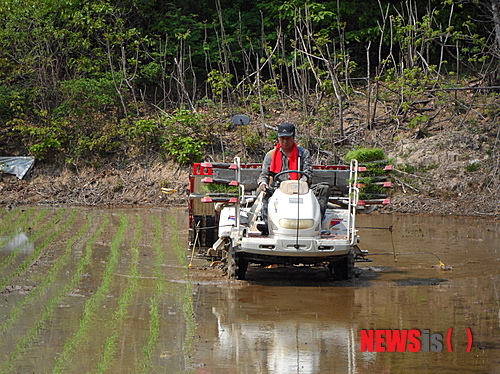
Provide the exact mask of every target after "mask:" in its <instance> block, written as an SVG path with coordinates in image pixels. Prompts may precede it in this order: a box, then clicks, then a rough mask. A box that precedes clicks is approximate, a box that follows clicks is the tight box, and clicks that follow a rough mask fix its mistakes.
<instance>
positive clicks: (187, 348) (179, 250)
mask: <svg viewBox="0 0 500 374" xmlns="http://www.w3.org/2000/svg"><path fill="white" fill-rule="evenodd" d="M169 223H170V225H172V228H173V230H172V231H173V233H172V243H173V246H174V250H175V252H176V254H177V258H178V260H179V262H180V263H181V265H182V266H183V267H184V268H185V269H186V273H188V272H189V268H188V266H187V261H186V256H185V251H184V250H183V246H182V245H181V244H180V243H179V234H178V232H179V228H178V226H177V222H176V221H175V219H174V218H173V217H169ZM192 295H193V284H192V283H191V281H190V280H188V282H187V286H186V290H185V293H184V300H183V301H184V302H183V307H184V315H185V317H186V320H187V325H188V332H187V337H186V343H185V345H184V354H185V355H186V357H190V353H191V344H192V342H193V340H194V334H195V330H196V324H195V321H194V308H193V300H192Z"/></svg>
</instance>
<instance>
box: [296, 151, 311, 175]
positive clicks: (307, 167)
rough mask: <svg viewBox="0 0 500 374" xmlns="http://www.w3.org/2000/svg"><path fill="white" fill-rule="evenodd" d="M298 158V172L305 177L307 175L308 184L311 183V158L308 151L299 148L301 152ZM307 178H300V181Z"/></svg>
mask: <svg viewBox="0 0 500 374" xmlns="http://www.w3.org/2000/svg"><path fill="white" fill-rule="evenodd" d="M299 156H300V170H301V171H303V172H304V174H305V175H307V177H308V180H309V182H312V178H313V163H312V157H311V154H310V153H309V151H308V150H307V149H305V148H301V152H300V153H299ZM307 177H304V176H302V177H300V179H301V180H306V179H307Z"/></svg>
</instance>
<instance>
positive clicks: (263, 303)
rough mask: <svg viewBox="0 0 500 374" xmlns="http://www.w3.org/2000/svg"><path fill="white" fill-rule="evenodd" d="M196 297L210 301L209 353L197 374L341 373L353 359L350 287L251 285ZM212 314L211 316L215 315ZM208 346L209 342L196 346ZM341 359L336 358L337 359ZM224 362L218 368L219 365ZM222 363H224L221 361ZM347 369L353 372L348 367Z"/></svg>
mask: <svg viewBox="0 0 500 374" xmlns="http://www.w3.org/2000/svg"><path fill="white" fill-rule="evenodd" d="M198 292H199V293H200V295H199V297H201V298H203V299H204V300H205V299H206V298H210V299H211V300H213V301H214V305H213V306H212V308H211V312H212V316H209V315H207V314H204V313H203V311H200V312H201V313H202V314H203V316H200V318H203V319H205V318H207V319H210V320H211V321H212V323H211V324H212V326H213V327H215V330H216V337H214V336H212V337H211V336H210V335H211V331H214V330H213V329H212V328H211V327H209V326H208V325H206V324H205V323H204V324H203V325H202V327H201V330H202V332H203V333H206V334H207V335H205V334H203V336H202V337H201V340H202V341H210V342H211V343H213V345H212V344H210V345H212V346H211V348H210V352H211V354H213V356H212V357H210V362H212V363H216V365H217V367H216V368H215V367H211V366H212V365H211V364H210V363H208V362H205V364H206V365H207V366H204V369H203V370H202V371H200V372H217V373H225V372H228V373H229V372H234V368H235V367H237V368H238V369H237V371H236V372H238V373H240V372H241V373H246V372H248V373H318V372H322V371H321V370H323V369H324V368H330V369H331V370H334V369H335V370H340V371H341V372H345V370H346V365H347V367H349V366H351V369H352V368H353V364H354V361H355V355H356V351H355V349H354V345H355V340H354V334H355V332H354V329H353V328H354V325H353V324H352V322H353V321H354V320H355V319H356V316H355V314H356V313H355V310H356V308H355V307H354V305H355V303H354V290H353V289H350V288H339V289H337V292H335V293H332V292H330V290H328V289H325V288H307V287H306V288H297V287H265V286H250V287H239V288H220V289H216V290H208V289H207V288H200V289H199V290H198ZM207 292H208V293H207ZM214 317H215V318H214ZM199 348H200V349H202V350H204V349H207V351H205V352H204V353H208V346H206V347H205V346H203V347H202V346H200V347H199ZM340 356H341V357H343V358H345V359H346V360H344V359H342V360H337V359H336V358H337V357H340ZM222 363H227V367H226V368H225V369H222V371H221V367H220V366H219V365H221V364H222ZM222 365H223V366H225V365H224V364H222ZM349 372H354V371H353V370H349Z"/></svg>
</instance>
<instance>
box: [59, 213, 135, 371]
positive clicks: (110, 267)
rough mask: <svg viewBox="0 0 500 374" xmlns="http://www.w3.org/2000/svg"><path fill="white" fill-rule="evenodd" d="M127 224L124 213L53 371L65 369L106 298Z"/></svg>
mask: <svg viewBox="0 0 500 374" xmlns="http://www.w3.org/2000/svg"><path fill="white" fill-rule="evenodd" d="M127 226H128V220H127V218H126V217H125V216H124V215H122V216H121V217H120V225H119V227H118V232H117V233H116V235H115V237H114V238H113V241H112V242H111V252H110V255H109V258H108V263H107V266H106V270H105V272H104V276H103V279H102V282H101V285H100V286H99V288H98V289H97V291H96V292H95V293H94V295H93V296H92V297H91V298H90V299H89V300H88V301H87V302H86V303H85V306H84V310H83V315H82V318H81V320H80V325H79V326H78V331H77V332H76V333H75V334H74V335H73V336H72V337H71V339H69V340H67V341H66V343H65V344H64V347H63V352H62V353H61V355H60V356H59V358H58V360H57V361H56V365H55V367H54V370H53V373H61V372H62V371H63V370H64V369H65V367H66V365H67V363H68V361H69V359H70V357H71V355H72V354H74V352H75V351H76V349H77V347H78V345H79V344H81V343H82V342H83V341H84V337H85V334H86V333H87V330H88V328H89V326H90V324H91V322H92V318H93V316H94V314H95V312H96V311H97V308H99V306H100V305H101V303H102V302H103V300H104V299H105V298H106V294H107V293H108V292H109V290H110V287H111V281H112V277H113V274H114V272H115V269H116V267H117V266H118V258H119V245H120V243H121V242H122V240H123V237H124V235H125V231H126V229H127Z"/></svg>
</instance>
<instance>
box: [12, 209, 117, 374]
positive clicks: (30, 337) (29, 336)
mask: <svg viewBox="0 0 500 374" xmlns="http://www.w3.org/2000/svg"><path fill="white" fill-rule="evenodd" d="M91 219H92V218H91V216H90V215H89V217H88V220H89V222H88V224H87V225H86V226H85V227H89V226H90V225H91ZM108 223H109V221H108V219H107V218H105V220H104V221H103V223H102V225H101V227H100V228H99V230H97V232H96V233H95V234H94V235H92V237H91V238H89V240H88V242H87V245H86V251H85V252H86V253H85V256H84V257H82V258H81V260H80V262H79V266H78V269H77V271H76V273H75V275H74V276H73V278H72V280H71V281H70V282H69V283H68V284H66V286H65V287H63V288H62V289H61V290H60V291H59V292H58V293H57V295H56V296H55V297H53V298H52V299H51V300H50V301H49V302H48V305H47V306H46V307H45V309H44V311H43V313H42V316H41V317H40V318H39V319H38V321H37V322H36V324H35V326H34V327H33V328H31V329H30V330H29V331H28V332H27V333H26V334H25V335H24V336H23V338H21V339H20V341H19V342H18V343H17V345H16V350H15V351H14V352H13V353H12V354H11V355H10V357H9V358H8V360H7V361H6V362H5V363H4V365H3V366H2V373H4V372H9V371H11V370H12V367H13V365H14V363H15V361H16V360H18V359H19V357H20V356H21V354H22V352H23V351H25V350H26V347H27V346H28V344H30V343H33V341H34V340H35V337H36V336H37V335H38V334H39V332H40V331H41V330H42V329H43V328H44V327H45V326H46V324H47V322H48V321H49V320H50V318H51V317H52V316H53V314H54V311H55V309H56V306H57V304H59V303H60V302H61V300H63V299H64V298H65V297H66V295H67V293H68V292H69V291H70V290H71V289H72V288H74V287H75V285H76V284H77V283H78V282H79V281H80V279H81V276H82V274H83V272H84V270H85V269H86V267H87V266H88V264H89V263H90V260H91V257H92V245H93V243H94V241H95V240H96V238H97V237H99V236H100V235H101V234H102V232H103V231H104V228H105V227H106V226H107V224H108ZM85 227H84V228H85ZM79 232H80V233H83V232H84V229H83V228H82V229H81V230H80V231H79Z"/></svg>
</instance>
